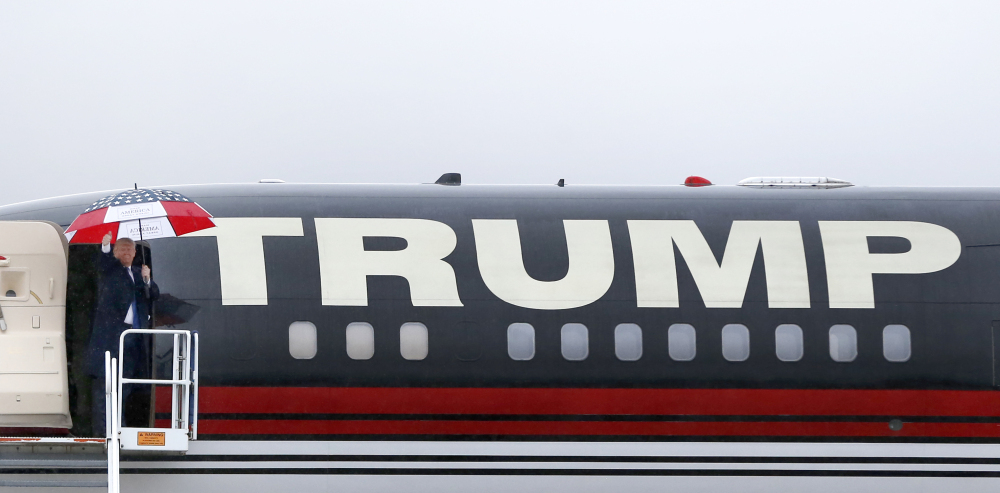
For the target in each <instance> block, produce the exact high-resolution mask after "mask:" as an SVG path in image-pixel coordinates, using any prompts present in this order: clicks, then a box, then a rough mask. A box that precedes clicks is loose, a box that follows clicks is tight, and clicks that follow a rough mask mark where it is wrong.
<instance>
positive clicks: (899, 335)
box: [882, 325, 910, 363]
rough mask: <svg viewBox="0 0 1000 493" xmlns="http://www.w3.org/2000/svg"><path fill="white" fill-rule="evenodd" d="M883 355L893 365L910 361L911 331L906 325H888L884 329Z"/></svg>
mask: <svg viewBox="0 0 1000 493" xmlns="http://www.w3.org/2000/svg"><path fill="white" fill-rule="evenodd" d="M882 355H883V356H885V359H887V360H889V361H892V362H893V363H902V362H904V361H907V360H909V359H910V329H908V328H907V327H906V326H905V325H886V326H885V328H884V329H882Z"/></svg>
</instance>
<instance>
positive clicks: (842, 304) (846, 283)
mask: <svg viewBox="0 0 1000 493" xmlns="http://www.w3.org/2000/svg"><path fill="white" fill-rule="evenodd" d="M819 231H820V234H821V235H822V236H823V255H824V256H825V257H826V282H827V287H828V288H829V291H830V308H875V287H874V283H873V282H872V275H873V274H927V273H930V272H937V271H939V270H943V269H945V268H947V267H949V266H951V265H952V264H954V263H955V261H957V260H958V257H959V255H961V253H962V243H961V242H960V241H959V240H958V237H957V236H955V233H953V232H951V231H950V230H948V229H946V228H943V227H941V226H938V225H936V224H930V223H921V222H911V221H819ZM871 236H874V237H879V236H889V237H897V238H905V239H907V240H908V241H909V242H910V250H909V251H907V252H905V253H870V252H869V250H868V237H871Z"/></svg>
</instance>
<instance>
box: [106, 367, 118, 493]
mask: <svg viewBox="0 0 1000 493" xmlns="http://www.w3.org/2000/svg"><path fill="white" fill-rule="evenodd" d="M110 366H111V370H112V371H111V372H110V375H111V399H110V400H111V410H112V411H111V437H110V440H109V441H108V491H109V493H119V492H120V491H121V488H120V486H121V485H120V484H119V481H118V480H119V470H120V464H119V454H120V453H121V444H120V432H121V423H120V421H121V417H120V416H121V402H120V398H121V367H120V366H119V365H118V360H117V359H116V358H111V364H110Z"/></svg>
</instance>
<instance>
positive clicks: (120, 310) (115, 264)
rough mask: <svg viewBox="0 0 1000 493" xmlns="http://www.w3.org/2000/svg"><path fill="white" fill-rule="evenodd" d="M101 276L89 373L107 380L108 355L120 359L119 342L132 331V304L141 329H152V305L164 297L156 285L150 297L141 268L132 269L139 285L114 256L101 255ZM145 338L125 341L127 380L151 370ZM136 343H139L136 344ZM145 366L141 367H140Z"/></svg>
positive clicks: (88, 363)
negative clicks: (127, 322)
mask: <svg viewBox="0 0 1000 493" xmlns="http://www.w3.org/2000/svg"><path fill="white" fill-rule="evenodd" d="M97 267H98V272H99V273H100V276H101V277H100V285H99V287H98V290H97V306H96V307H95V309H94V326H93V327H94V329H93V330H92V331H91V333H90V344H89V345H88V347H87V373H89V374H90V375H91V376H93V377H99V378H100V377H104V352H105V351H111V357H112V358H117V357H118V339H119V337H120V336H121V333H122V332H123V331H124V330H126V329H129V328H131V327H129V326H127V325H125V315H126V314H128V308H129V306H131V305H132V301H133V300H134V301H135V302H136V311H135V313H133V314H132V315H133V317H134V318H135V319H136V320H138V321H139V326H140V328H143V329H148V328H149V318H148V314H149V303H150V302H152V301H153V300H156V299H157V298H159V297H160V288H159V287H158V286H157V285H156V283H155V282H150V284H149V297H148V298H147V297H146V290H145V289H144V287H143V282H142V269H141V267H136V266H132V267H131V270H132V275H133V276H134V277H135V281H133V280H132V278H130V277H129V275H128V271H127V270H126V268H125V267H124V266H123V265H122V264H121V262H120V261H119V260H118V259H116V258H115V257H114V254H113V253H111V252H109V253H103V252H99V253H98V258H97ZM144 339H145V337H140V336H130V337H129V339H128V340H126V341H125V344H126V345H127V347H126V348H125V349H126V352H127V353H129V357H128V358H127V359H126V367H125V372H126V376H131V377H133V378H135V377H140V378H141V377H143V375H136V374H135V373H134V371H129V370H130V367H131V368H132V369H134V368H138V367H146V366H148V362H147V361H146V360H148V359H149V355H148V354H146V351H145V344H143V343H142V341H143V340H144ZM133 341H135V342H133ZM139 362H141V363H142V364H141V365H139V366H138V367H137V366H136V364H137V363H139Z"/></svg>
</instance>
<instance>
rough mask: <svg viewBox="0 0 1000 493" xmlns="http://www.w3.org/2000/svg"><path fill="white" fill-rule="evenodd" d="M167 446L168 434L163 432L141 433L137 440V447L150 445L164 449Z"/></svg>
mask: <svg viewBox="0 0 1000 493" xmlns="http://www.w3.org/2000/svg"><path fill="white" fill-rule="evenodd" d="M166 444H167V434H166V433H164V432H162V431H140V432H139V436H138V437H137V438H136V445H150V446H159V447H162V446H164V445H166Z"/></svg>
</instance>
